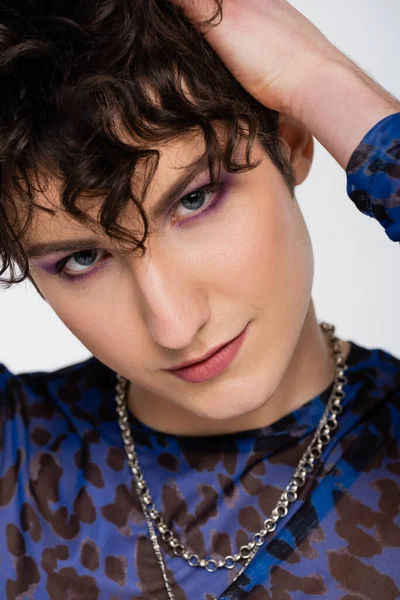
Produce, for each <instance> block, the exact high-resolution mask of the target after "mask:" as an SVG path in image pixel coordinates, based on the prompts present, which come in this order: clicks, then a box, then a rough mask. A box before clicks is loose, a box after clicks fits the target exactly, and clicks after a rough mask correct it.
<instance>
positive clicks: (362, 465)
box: [0, 115, 400, 600]
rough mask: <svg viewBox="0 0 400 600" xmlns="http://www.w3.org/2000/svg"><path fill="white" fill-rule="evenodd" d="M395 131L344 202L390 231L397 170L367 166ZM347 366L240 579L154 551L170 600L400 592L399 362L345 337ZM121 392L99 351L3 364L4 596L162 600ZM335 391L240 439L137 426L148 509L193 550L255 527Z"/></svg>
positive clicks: (399, 127) (365, 597) (219, 548)
mask: <svg viewBox="0 0 400 600" xmlns="http://www.w3.org/2000/svg"><path fill="white" fill-rule="evenodd" d="M388 130H389V133H388ZM393 134H394V135H393ZM397 134H398V135H397ZM374 136H375V137H376V140H377V141H375V142H374V139H375V137H374ZM382 136H386V137H385V139H386V142H387V143H386V142H385V144H384V143H383V137H382ZM389 138H390V139H389ZM393 140H400V115H398V116H395V117H391V118H390V119H388V120H385V122H382V123H380V124H378V125H377V126H376V127H375V128H374V130H372V132H370V133H369V134H368V136H367V137H366V138H365V139H364V140H363V142H362V144H360V146H359V148H358V149H357V151H356V152H355V154H354V155H353V157H352V159H351V161H350V163H349V169H350V170H349V186H350V188H351V190H350V195H351V197H352V199H353V200H354V201H357V202H359V204H358V207H359V208H360V209H361V208H362V209H364V210H365V211H368V210H369V211H371V212H372V214H373V216H375V217H378V218H382V221H381V222H382V224H383V226H384V227H385V229H386V231H387V233H388V234H390V236H392V239H393V236H394V237H395V235H394V234H393V231H394V229H395V227H396V223H397V227H400V215H399V218H398V221H396V220H395V219H393V214H395V215H396V214H397V213H393V211H392V212H391V209H393V208H394V209H395V208H396V206H393V197H394V196H395V194H396V190H395V187H396V178H395V177H392V175H389V174H388V173H391V174H393V173H395V172H396V171H395V170H394V169H392V168H390V169H388V168H387V167H386V168H385V167H383V166H381V167H380V168H379V169H376V168H375V167H374V168H373V169H372V171H371V169H370V168H369V164H370V163H373V161H375V160H377V159H376V155H377V154H379V155H380V156H381V155H382V154H385V153H386V154H387V153H388V152H389V154H388V156H389V157H390V161H391V163H390V164H394V163H395V162H396V161H395V160H394V159H393V158H392V157H393V156H394V154H393V152H396V150H395V149H396V144H397V143H398V142H396V141H393ZM378 143H379V144H381V143H382V144H383V145H382V148H384V150H382V149H377V144H378ZM374 148H375V150H374ZM393 149H394V150H393ZM386 154H385V155H386ZM368 157H369V158H368ZM381 160H382V159H381ZM388 160H389V159H388ZM399 162H400V161H399V160H398V159H397V164H399ZM383 172H384V173H385V174H386V175H385V176H386V177H391V179H392V180H393V181H394V182H395V183H393V181H391V186H392V187H391V188H390V186H389V185H387V186H386V188H385V189H386V192H385V194H386V195H385V194H384V193H383V192H379V198H378V204H377V206H381V207H382V208H381V209H374V208H373V206H374V204H373V199H374V183H373V180H374V178H375V177H378V180H379V181H381V175H382V173H383ZM397 184H398V181H397ZM363 185H364V187H363ZM389 188H390V189H389ZM379 189H381V188H379ZM397 189H398V188H397ZM360 198H363V200H362V201H361V200H360ZM374 211H375V212H374ZM367 214H369V213H368V212H367ZM396 218H397V217H396ZM389 228H391V229H390V230H389V232H388V229H389ZM390 236H389V237H390ZM398 240H400V236H399V238H398ZM398 240H397V241H398ZM347 363H348V365H349V368H348V371H347V377H348V384H347V385H346V389H345V392H346V397H345V401H344V412H343V413H342V414H341V415H340V417H339V429H338V430H337V431H336V432H335V435H334V436H333V438H332V440H331V442H330V443H329V444H328V445H327V446H326V447H325V448H324V452H323V455H322V458H321V460H320V462H319V466H318V468H317V469H316V470H315V472H314V473H313V477H312V478H311V479H310V480H309V482H308V483H307V485H306V486H305V487H304V488H303V489H302V491H301V494H300V496H299V500H298V501H297V502H296V503H295V504H294V505H292V507H291V510H290V511H289V513H288V515H287V516H286V517H285V518H284V519H282V520H281V521H280V522H279V523H278V526H277V529H276V531H275V532H274V533H273V534H271V536H270V538H268V540H267V543H266V544H265V546H264V547H263V548H262V549H261V550H260V551H259V553H258V555H257V557H256V558H255V559H254V561H253V562H252V563H251V564H250V565H249V566H248V567H247V569H246V570H245V572H244V573H243V574H242V575H240V576H239V577H238V578H237V579H236V580H235V581H233V580H234V579H235V577H236V575H237V574H238V571H237V570H236V569H232V571H226V570H218V571H217V572H216V573H213V574H209V573H206V572H205V571H203V570H200V569H192V568H190V567H189V566H188V565H187V563H186V562H185V561H183V560H182V559H178V558H173V557H172V556H171V554H170V552H169V551H168V548H167V547H166V546H165V545H164V544H162V548H163V550H164V551H165V560H166V565H167V570H168V577H169V580H170V582H171V585H172V587H173V590H174V594H175V597H176V599H177V600H216V599H218V600H227V599H228V598H230V599H235V600H242V599H250V600H303V599H304V598H305V597H309V596H310V597H315V598H328V599H329V600H339V599H340V600H371V599H373V600H375V599H376V600H378V599H379V600H394V599H396V598H400V589H399V588H400V566H399V565H400V360H398V359H396V358H395V357H393V356H392V355H390V354H389V353H387V352H385V351H383V350H380V349H366V348H363V347H361V346H359V345H357V344H356V343H354V342H352V343H351V349H350V354H349V356H348V360H347ZM114 386H115V373H113V372H112V371H110V370H109V369H108V368H107V367H106V366H105V365H103V364H101V363H100V362H99V361H98V360H97V359H95V358H91V359H89V360H88V361H85V362H83V363H80V364H77V365H74V366H72V367H68V368H66V369H62V370H59V371H56V372H54V373H31V374H22V375H12V374H11V373H10V372H9V371H8V370H7V369H6V368H5V367H0V591H1V595H0V597H1V598H5V599H6V600H28V599H29V600H31V599H39V600H48V599H50V600H64V599H66V600H139V599H141V600H151V599H154V600H164V599H165V598H166V595H165V589H164V587H163V582H162V579H161V577H160V571H159V567H158V565H157V562H156V560H155V557H154V554H153V550H152V547H151V544H150V541H149V537H148V533H147V530H146V524H145V522H144V520H143V516H142V513H141V510H140V505H139V503H138V500H137V497H136V495H135V493H134V490H133V485H132V477H131V473H130V470H129V468H128V465H127V463H126V459H125V454H124V449H123V444H122V440H121V435H120V431H119V427H118V423H117V421H116V413H115V405H114ZM331 390H332V386H329V387H328V388H327V389H326V390H324V391H323V392H322V393H321V394H320V395H318V396H316V397H315V398H313V399H310V401H309V402H308V403H306V404H305V405H304V406H302V407H301V408H299V409H297V410H296V411H294V412H292V413H291V414H289V415H287V416H285V417H283V418H282V419H280V420H278V421H277V422H276V423H274V424H273V425H271V426H269V427H264V428H260V429H258V430H254V431H250V432H245V433H239V434H234V435H224V436H212V437H185V436H171V435H165V434H162V433H160V432H157V431H154V430H152V429H149V428H148V427H146V426H144V425H143V424H142V423H140V422H138V421H137V420H135V419H133V420H132V432H133V435H134V437H135V440H136V443H137V448H138V454H139V460H140V463H141V465H142V467H143V470H144V472H145V474H146V479H147V480H148V483H149V487H150V489H151V492H152V495H153V497H154V498H155V501H156V504H157V505H158V506H159V507H160V508H161V510H162V512H163V514H164V516H165V518H166V520H167V522H169V524H170V525H171V526H172V527H173V528H174V529H175V530H176V531H177V533H178V535H179V536H180V537H181V538H182V540H184V542H185V543H186V544H187V545H188V546H189V547H190V548H191V550H192V551H194V552H196V553H198V554H199V555H200V556H204V555H207V556H211V557H213V558H215V559H217V560H218V559H219V558H220V557H222V556H225V555H227V554H234V553H235V552H236V551H237V549H238V548H239V547H240V546H241V545H242V544H244V543H246V542H247V541H248V540H249V538H250V537H251V535H252V534H253V533H254V532H255V531H257V530H258V529H260V528H261V525H262V521H263V519H265V518H266V517H267V516H269V515H270V512H271V510H272V508H273V506H274V505H275V503H276V500H277V498H278V497H279V495H280V493H281V492H282V491H283V489H284V488H285V486H286V484H287V482H288V480H289V478H290V476H291V475H292V473H293V469H294V467H295V466H296V464H297V462H298V460H299V458H300V456H301V455H302V453H303V452H304V449H305V448H306V446H307V445H308V443H309V441H310V439H311V437H312V435H313V432H314V430H315V427H316V426H317V424H318V421H319V419H320V417H321V415H322V412H323V410H324V407H325V405H326V402H327V400H328V398H329V395H330V392H331Z"/></svg>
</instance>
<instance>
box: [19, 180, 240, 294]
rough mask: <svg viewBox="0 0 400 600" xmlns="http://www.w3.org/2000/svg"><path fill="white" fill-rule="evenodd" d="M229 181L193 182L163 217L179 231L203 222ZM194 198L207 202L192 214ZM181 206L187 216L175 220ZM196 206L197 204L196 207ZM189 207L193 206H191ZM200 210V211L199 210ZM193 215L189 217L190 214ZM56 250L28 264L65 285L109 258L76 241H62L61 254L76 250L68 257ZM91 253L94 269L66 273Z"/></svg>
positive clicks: (92, 243)
mask: <svg viewBox="0 0 400 600" xmlns="http://www.w3.org/2000/svg"><path fill="white" fill-rule="evenodd" d="M231 181H232V174H230V173H226V172H224V173H223V175H222V176H221V178H220V180H219V181H216V182H215V183H210V182H208V183H206V184H204V185H200V186H199V182H197V187H195V186H194V184H192V188H193V189H192V191H188V192H186V193H185V194H184V195H183V196H182V197H181V198H179V199H178V200H175V201H174V202H173V204H172V206H171V207H170V209H169V210H168V211H167V213H166V216H167V218H168V220H169V221H170V222H171V224H172V226H173V227H178V228H182V227H186V226H192V225H195V223H196V222H197V221H199V220H202V219H204V218H206V217H207V216H209V215H211V213H213V212H214V211H215V210H217V209H218V207H219V206H220V205H221V204H222V202H223V200H224V199H225V197H226V195H227V193H228V191H229V189H230V183H231ZM196 194H197V195H199V194H200V195H202V196H203V197H204V195H206V196H207V195H208V196H209V199H208V200H206V201H204V202H203V203H202V201H201V199H200V207H199V208H197V206H196V202H194V210H191V207H190V202H191V201H192V202H193V200H194V201H195V199H196ZM183 202H188V203H189V208H187V207H184V210H186V211H187V213H186V214H188V215H189V216H185V215H184V216H181V217H179V215H178V212H179V210H178V209H179V208H180V206H181V203H183ZM197 204H198V203H197ZM192 206H193V204H192ZM203 207H204V208H203ZM191 213H193V214H191ZM55 245H56V244H52V243H50V244H49V250H50V251H51V248H52V247H53V246H54V247H55ZM57 246H58V247H60V250H58V251H57V252H55V251H53V256H47V254H46V250H45V248H43V249H41V250H40V254H39V252H37V254H38V255H39V256H41V255H42V254H43V255H44V256H45V258H43V259H39V258H35V254H33V258H32V259H31V262H32V264H34V265H37V266H38V267H39V268H40V269H42V270H43V271H44V272H46V273H47V274H49V275H58V276H59V277H63V278H65V279H66V280H68V281H75V282H77V281H79V280H82V279H86V278H87V277H89V276H90V275H92V274H94V273H95V272H98V270H99V269H100V268H102V267H103V266H104V262H105V261H106V260H107V258H109V257H110V256H111V253H110V252H107V251H106V250H104V249H103V248H101V247H100V246H99V245H97V244H96V241H95V240H93V241H88V242H87V243H86V242H84V241H83V242H82V246H81V247H79V248H78V247H77V241H76V240H71V241H66V242H65V249H64V252H65V251H66V250H67V249H68V248H67V246H70V247H71V249H72V248H74V249H75V248H76V251H75V252H73V253H72V254H64V253H63V251H62V249H61V244H60V243H58V244H57ZM91 252H92V253H95V252H100V253H103V256H102V258H101V260H100V261H96V263H95V264H94V265H88V268H87V269H84V268H82V269H80V268H79V267H78V268H75V269H73V268H72V269H70V271H72V273H71V272H68V269H67V268H66V267H67V264H68V262H70V261H73V260H77V259H78V260H79V259H80V258H82V256H83V255H86V257H87V255H88V254H89V253H91Z"/></svg>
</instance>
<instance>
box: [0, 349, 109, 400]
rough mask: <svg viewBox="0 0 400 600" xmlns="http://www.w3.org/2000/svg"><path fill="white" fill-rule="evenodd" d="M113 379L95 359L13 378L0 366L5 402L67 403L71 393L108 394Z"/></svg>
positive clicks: (16, 375)
mask: <svg viewBox="0 0 400 600" xmlns="http://www.w3.org/2000/svg"><path fill="white" fill-rule="evenodd" d="M114 379H115V374H114V373H113V371H111V370H110V369H108V367H106V366H105V365H104V364H102V363H101V362H100V361H99V360H97V359H96V358H94V357H91V358H89V359H87V360H85V361H83V362H80V363H76V364H74V365H70V366H68V367H64V368H62V369H57V370H56V371H51V372H50V371H49V372H48V371H37V372H32V373H20V374H14V373H11V372H10V371H9V370H8V369H7V368H6V367H5V366H4V365H1V364H0V398H1V399H2V401H3V402H8V401H12V400H13V401H17V402H18V401H19V402H20V401H24V402H30V401H35V400H50V399H59V398H60V399H61V400H63V399H64V400H67V399H68V395H69V394H72V393H74V394H77V393H78V395H79V394H80V393H81V392H83V391H86V390H87V391H90V390H98V391H101V390H108V389H109V387H110V385H111V384H112V383H113V381H114ZM75 401H79V397H76V396H75Z"/></svg>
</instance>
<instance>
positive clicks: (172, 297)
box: [26, 135, 313, 431]
mask: <svg viewBox="0 0 400 600" xmlns="http://www.w3.org/2000/svg"><path fill="white" fill-rule="evenodd" d="M303 141H304V140H303ZM290 144H291V145H292V147H291V146H290ZM296 144H297V142H296ZM304 148H305V144H304V143H303V145H302V146H301V144H297V145H296V147H295V142H294V141H293V140H292V141H290V142H289V144H287V151H288V153H289V154H290V158H291V160H292V163H293V166H294V168H295V171H296V174H297V177H298V179H299V178H304V176H305V175H304V172H305V170H308V167H309V163H310V157H309V156H308V157H307V153H306V151H305V150H304ZM203 149H204V144H203V142H202V141H201V138H200V137H199V136H193V135H191V136H186V137H184V138H182V139H180V140H178V141H174V142H173V143H169V144H168V145H166V146H165V147H163V148H162V149H161V158H160V162H159V166H158V169H157V171H156V174H155V176H154V178H153V180H152V183H151V185H150V187H149V189H148V192H147V195H146V200H145V208H146V211H147V214H149V215H151V214H152V213H154V218H152V219H151V228H152V231H151V234H150V236H149V238H148V243H147V250H146V254H145V255H144V256H140V255H139V254H138V253H129V252H127V251H126V247H125V248H124V247H123V246H121V245H119V244H118V243H116V242H112V241H110V240H109V239H108V238H107V237H106V236H105V235H104V234H103V233H102V231H101V230H99V231H98V232H93V231H91V230H89V229H88V228H86V227H85V226H83V225H81V224H79V223H77V222H75V221H73V220H72V219H71V218H70V217H68V216H66V215H63V214H62V213H61V211H58V214H56V216H54V217H52V216H50V215H47V214H45V213H43V212H41V211H40V212H38V214H37V216H36V218H35V220H34V222H33V225H32V227H31V230H30V232H29V239H27V240H26V244H27V245H29V246H31V247H33V246H34V245H37V244H53V243H57V244H59V243H61V245H62V246H64V247H65V248H67V247H68V246H69V243H70V242H71V241H72V242H73V244H74V246H72V248H71V247H70V249H69V250H68V249H66V250H64V251H62V250H61V251H57V252H55V251H51V248H49V249H48V250H49V251H50V253H49V254H46V255H44V256H39V257H35V258H31V260H30V264H31V272H32V276H33V278H34V280H35V282H36V284H37V285H38V287H39V288H40V290H41V292H42V294H43V295H44V297H45V298H46V300H47V302H48V303H49V304H50V305H51V306H52V308H53V309H54V311H55V312H56V313H57V315H58V316H59V317H60V318H61V319H62V321H63V322H64V323H65V324H66V326H67V327H68V328H69V329H70V330H71V331H72V332H73V333H74V334H75V335H76V336H77V337H78V338H79V339H80V340H81V341H82V343H83V344H84V345H85V346H86V347H87V348H88V349H89V350H90V351H91V352H92V353H93V354H94V355H95V356H96V357H97V358H98V359H100V360H101V361H102V362H103V363H105V364H106V365H108V366H109V367H110V368H111V369H113V370H115V371H116V372H118V373H120V374H122V375H123V376H124V377H126V378H127V379H128V380H129V381H130V382H131V385H130V389H129V401H130V404H131V407H132V408H133V410H134V412H135V413H136V414H137V416H138V417H139V418H142V419H143V420H144V421H145V422H147V423H149V424H152V425H153V426H156V427H158V428H160V429H164V430H168V429H171V430H173V429H174V426H173V421H175V420H176V419H181V422H182V423H183V422H185V423H187V424H188V427H189V423H192V424H193V423H196V422H199V423H200V422H202V423H206V422H229V421H232V420H235V419H237V418H239V417H240V416H242V415H245V414H248V413H250V412H252V411H256V410H257V409H258V408H259V407H260V406H262V404H263V403H265V400H266V398H268V397H269V396H271V394H272V393H273V392H274V391H275V389H276V388H277V387H278V385H279V383H280V381H281V380H282V377H283V375H284V373H285V371H286V369H287V366H288V363H289V361H290V357H291V356H292V354H293V351H294V348H295V346H296V344H297V342H298V339H299V336H300V335H301V332H302V329H303V327H304V323H305V319H306V315H307V311H308V309H309V303H310V295H311V287H312V280H313V255H312V248H311V243H310V239H309V236H308V232H307V229H306V226H305V223H304V220H303V217H302V214H301V211H300V209H299V206H298V204H297V202H296V200H295V199H294V198H293V197H292V195H291V193H290V191H289V190H288V188H287V186H286V184H285V182H284V180H283V178H282V176H281V174H280V172H279V171H278V170H277V168H276V167H275V166H274V165H273V163H272V162H271V160H270V159H269V157H268V155H267V154H266V153H265V152H264V151H263V149H262V147H261V145H260V144H258V143H257V144H255V146H254V148H253V156H252V158H253V160H254V159H261V162H260V164H259V166H258V167H256V168H255V169H253V170H251V171H248V172H245V173H239V174H234V175H232V174H228V173H226V172H224V171H222V172H221V178H220V185H219V186H217V188H216V189H213V190H209V189H207V187H206V186H207V184H209V174H208V169H207V168H206V169H205V171H204V172H203V173H200V174H198V175H196V176H195V177H194V178H192V180H191V181H190V182H189V183H188V185H187V186H186V188H185V190H183V191H182V192H181V193H180V194H179V196H178V197H174V198H173V200H172V201H171V203H170V205H169V207H167V208H166V209H165V207H164V210H163V212H161V213H160V211H158V209H157V205H158V203H159V201H160V199H161V197H162V196H163V195H165V192H166V191H167V189H168V188H169V187H170V186H171V184H173V183H175V182H177V180H178V179H180V178H182V175H184V174H185V173H186V174H187V172H188V171H187V169H186V171H185V169H184V168H181V167H185V166H186V165H188V164H189V163H191V162H192V161H193V160H194V159H195V158H196V157H198V156H200V155H201V154H202V152H203ZM305 165H306V166H305ZM307 165H308V166H307ZM178 167H179V168H178ZM46 203H50V204H52V205H54V204H55V205H57V186H56V185H54V187H53V188H51V187H50V188H49V193H48V194H47V195H46V200H45V201H44V200H43V199H42V204H46ZM132 211H134V209H132ZM156 212H158V214H155V213H156ZM123 218H124V225H125V226H126V225H127V224H129V223H132V225H133V224H134V223H135V222H136V224H137V222H139V221H137V216H136V215H135V214H134V212H132V213H129V212H127V213H126V214H125V215H124V217H123ZM79 240H81V241H79ZM77 241H78V242H77ZM77 243H78V245H76V244H77ZM53 250H54V248H53ZM238 336H239V337H238ZM236 338H238V339H236ZM234 339H235V341H234V342H233V343H232V344H230V345H228V346H227V347H225V348H224V349H223V350H222V351H221V352H220V353H219V354H216V355H215V357H214V362H213V363H212V364H211V363H210V364H209V363H207V365H208V366H207V365H206V368H205V369H204V368H203V369H201V367H199V366H198V367H199V368H198V369H197V370H196V369H193V370H192V371H190V372H186V371H185V370H184V371H182V372H175V373H173V372H171V371H170V370H169V369H171V368H173V367H175V366H177V365H179V364H180V363H182V362H183V361H192V360H196V359H197V360H199V358H202V357H204V355H205V354H207V353H209V351H210V350H212V349H215V348H216V347H219V346H221V345H225V344H227V342H230V341H232V340H234ZM204 364H205V363H204ZM207 369H208V370H207ZM207 373H208V375H207ZM168 423H169V425H168ZM189 429H190V427H189ZM192 429H193V431H195V430H196V428H195V426H193V428H192Z"/></svg>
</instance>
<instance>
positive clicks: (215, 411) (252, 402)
mask: <svg viewBox="0 0 400 600" xmlns="http://www.w3.org/2000/svg"><path fill="white" fill-rule="evenodd" d="M262 383H264V385H262ZM273 393H274V386H271V385H269V386H268V384H267V385H266V384H265V382H260V381H254V380H253V381H252V382H251V383H250V385H245V382H243V381H240V382H237V384H236V385H233V386H232V385H231V386H229V388H228V389H225V390H224V391H221V392H216V393H215V394H214V393H213V394H212V397H211V399H210V400H209V402H205V403H204V402H203V403H202V406H201V407H200V406H199V407H198V409H197V410H195V409H194V410H193V412H196V413H197V414H198V416H199V417H202V418H204V419H207V420H209V421H216V422H218V423H220V424H221V425H222V424H223V423H224V422H229V421H236V420H237V419H240V418H243V419H244V420H246V419H245V418H246V417H250V418H251V417H252V416H254V418H255V422H254V428H256V427H258V424H257V423H256V417H257V415H256V414H254V415H253V413H257V411H259V410H261V409H262V408H263V407H264V406H265V404H266V403H267V402H268V400H269V399H270V397H271V396H272V394H273ZM216 398H223V400H221V401H218V400H216ZM193 408H194V407H193ZM259 425H260V426H262V423H260V424H259ZM251 427H252V428H253V426H251Z"/></svg>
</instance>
